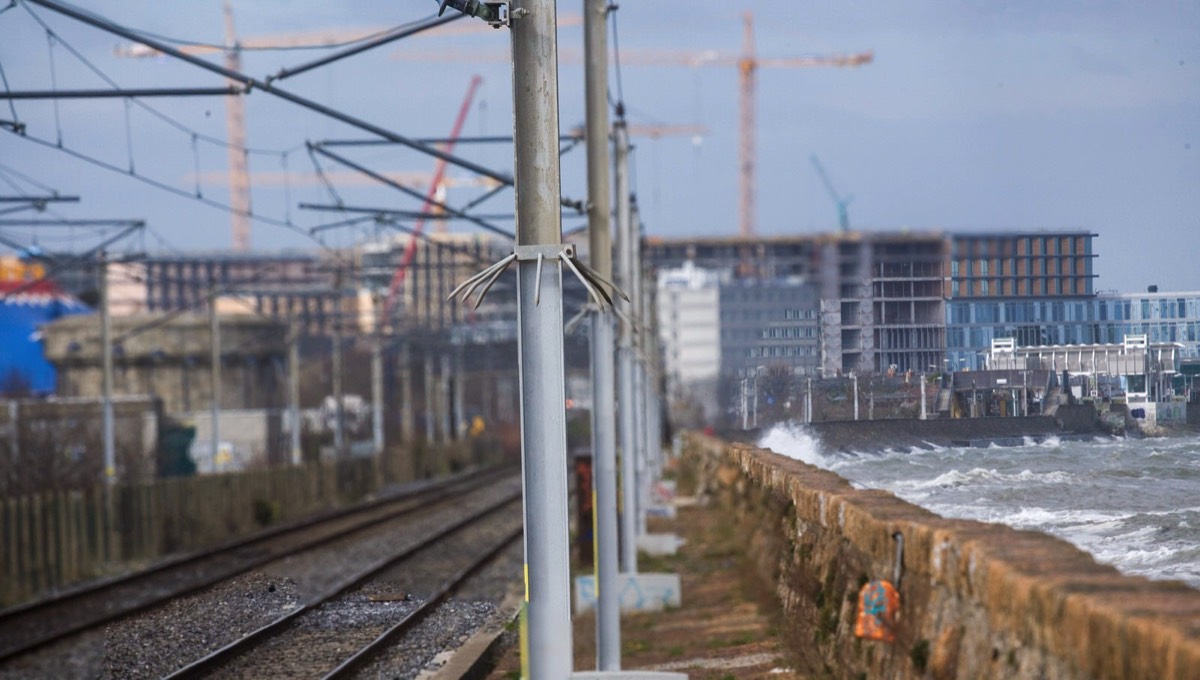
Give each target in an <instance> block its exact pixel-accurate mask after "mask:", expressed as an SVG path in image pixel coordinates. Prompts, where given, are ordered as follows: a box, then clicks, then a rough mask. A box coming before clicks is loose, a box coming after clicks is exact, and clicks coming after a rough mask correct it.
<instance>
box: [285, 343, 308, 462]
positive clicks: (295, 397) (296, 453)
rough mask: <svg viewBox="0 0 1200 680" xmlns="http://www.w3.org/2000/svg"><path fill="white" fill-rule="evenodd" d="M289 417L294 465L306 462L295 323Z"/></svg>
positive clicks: (289, 370)
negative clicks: (301, 444)
mask: <svg viewBox="0 0 1200 680" xmlns="http://www.w3.org/2000/svg"><path fill="white" fill-rule="evenodd" d="M288 417H289V419H290V420H291V422H292V430H291V436H292V465H299V464H301V463H302V462H304V457H303V452H302V451H301V450H300V329H299V328H298V327H297V325H296V324H295V323H293V324H292V327H291V328H290V329H289V332H288Z"/></svg>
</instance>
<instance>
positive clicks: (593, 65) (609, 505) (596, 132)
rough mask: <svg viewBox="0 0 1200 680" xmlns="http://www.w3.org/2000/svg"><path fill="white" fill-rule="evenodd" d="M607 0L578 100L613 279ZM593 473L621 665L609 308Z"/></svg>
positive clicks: (598, 320)
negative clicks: (581, 97)
mask: <svg viewBox="0 0 1200 680" xmlns="http://www.w3.org/2000/svg"><path fill="white" fill-rule="evenodd" d="M607 19H608V0H584V3H583V52H584V61H585V67H584V68H585V86H584V103H585V106H586V109H587V170H588V253H589V257H590V259H591V266H592V269H594V270H596V272H597V273H598V274H600V275H601V276H603V277H604V278H606V279H609V280H612V233H611V226H610V221H611V219H612V214H611V213H612V199H611V196H610V195H609V191H611V187H610V186H609V181H608V174H609V172H610V171H611V169H610V168H609V158H608V133H609V126H608V24H607ZM591 323H592V347H591V351H592V478H593V479H594V480H595V491H594V493H595V501H594V502H593V503H592V508H593V513H594V514H593V516H592V517H593V519H592V522H593V529H594V532H595V533H594V536H595V542H596V550H595V562H594V564H595V579H596V668H597V670H601V671H616V670H620V669H621V601H620V598H619V597H618V595H619V593H618V590H617V577H618V575H619V572H618V564H617V558H618V552H619V550H620V543H619V541H618V539H617V526H618V524H617V523H618V514H617V449H616V439H617V421H616V413H615V411H614V409H613V401H614V393H615V384H616V372H615V367H614V364H613V350H614V349H615V345H614V343H613V315H612V314H611V313H610V312H608V311H606V310H603V309H600V308H597V309H596V310H595V311H594V312H593V313H592V319H591Z"/></svg>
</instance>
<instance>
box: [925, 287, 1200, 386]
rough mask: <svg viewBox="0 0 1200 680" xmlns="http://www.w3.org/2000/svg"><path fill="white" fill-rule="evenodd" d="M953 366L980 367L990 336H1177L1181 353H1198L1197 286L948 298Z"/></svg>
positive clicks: (1042, 339)
mask: <svg viewBox="0 0 1200 680" xmlns="http://www.w3.org/2000/svg"><path fill="white" fill-rule="evenodd" d="M949 314H950V317H949V323H948V328H947V333H948V337H949V339H950V346H951V351H950V353H949V355H948V368H950V369H951V370H963V369H972V370H974V369H979V368H982V367H983V354H984V353H985V352H986V349H987V348H988V347H989V346H990V345H991V342H992V340H995V339H1003V338H1012V339H1014V340H1015V341H1016V345H1017V346H1019V347H1036V346H1053V345H1093V344H1120V343H1122V342H1123V341H1124V340H1125V338H1126V337H1128V336H1131V335H1144V336H1146V337H1147V338H1148V339H1149V342H1151V343H1164V342H1177V343H1180V344H1181V345H1182V349H1181V352H1180V357H1181V358H1184V359H1194V358H1200V292H1196V291H1192V292H1158V291H1157V290H1155V291H1153V292H1146V293H1102V294H1098V295H1095V296H1093V297H1090V298H1078V297H1071V298H1061V299H1057V300H1056V299H1046V298H1042V299H1036V300H1019V299H1018V300H1011V299H1010V300H975V301H972V302H958V301H955V302H951V303H950V305H949Z"/></svg>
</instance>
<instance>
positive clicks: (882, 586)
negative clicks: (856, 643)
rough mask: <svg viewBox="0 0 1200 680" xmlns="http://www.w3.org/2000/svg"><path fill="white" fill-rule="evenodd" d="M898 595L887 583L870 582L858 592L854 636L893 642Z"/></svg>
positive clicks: (898, 609) (898, 604)
mask: <svg viewBox="0 0 1200 680" xmlns="http://www.w3.org/2000/svg"><path fill="white" fill-rule="evenodd" d="M899 614H900V594H899V593H897V592H896V588H895V587H894V586H893V585H892V584H891V583H889V582H888V581H871V582H870V583H868V584H867V585H865V586H863V587H862V590H860V591H858V620H857V621H855V623H854V634H855V635H857V636H858V637H860V638H865V639H867V640H879V641H880V642H894V641H895V640H896V619H897V618H898V617H899Z"/></svg>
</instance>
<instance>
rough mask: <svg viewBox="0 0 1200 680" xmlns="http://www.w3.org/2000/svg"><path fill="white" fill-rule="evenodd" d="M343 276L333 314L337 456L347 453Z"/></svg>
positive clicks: (335, 446)
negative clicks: (343, 353) (343, 345)
mask: <svg viewBox="0 0 1200 680" xmlns="http://www.w3.org/2000/svg"><path fill="white" fill-rule="evenodd" d="M341 290H342V287H341V277H340V276H339V277H338V288H337V293H338V299H337V305H338V308H337V311H336V312H335V313H334V316H333V368H332V371H331V372H332V373H333V375H332V376H331V377H332V378H333V405H334V410H333V414H334V415H333V448H334V450H335V451H336V452H337V457H338V458H342V457H343V456H345V455H346V431H345V427H346V420H345V418H346V405H345V396H344V395H343V394H342V309H341V307H342V304H341V302H342V299H341Z"/></svg>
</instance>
